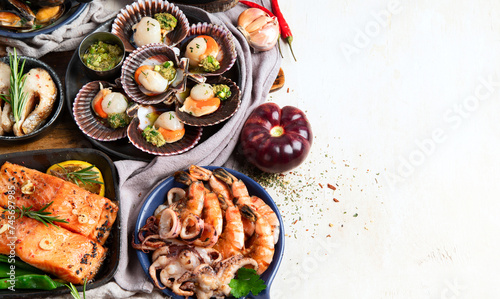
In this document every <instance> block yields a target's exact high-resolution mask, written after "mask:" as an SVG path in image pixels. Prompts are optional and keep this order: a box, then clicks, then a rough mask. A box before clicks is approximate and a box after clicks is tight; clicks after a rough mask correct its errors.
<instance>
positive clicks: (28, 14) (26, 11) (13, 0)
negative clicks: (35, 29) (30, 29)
mask: <svg viewBox="0 0 500 299" xmlns="http://www.w3.org/2000/svg"><path fill="white" fill-rule="evenodd" d="M9 2H10V4H12V5H13V6H14V7H15V8H16V9H17V10H18V11H19V12H20V13H21V15H22V16H23V17H25V18H26V19H27V20H28V21H33V20H34V19H35V14H34V13H33V11H32V10H31V8H30V7H29V6H28V4H26V3H24V2H23V1H21V0H9Z"/></svg>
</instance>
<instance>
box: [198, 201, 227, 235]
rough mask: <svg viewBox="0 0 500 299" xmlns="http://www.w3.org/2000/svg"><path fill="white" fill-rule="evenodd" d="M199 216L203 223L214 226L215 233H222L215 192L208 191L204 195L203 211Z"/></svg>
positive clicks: (219, 210) (220, 214)
mask: <svg viewBox="0 0 500 299" xmlns="http://www.w3.org/2000/svg"><path fill="white" fill-rule="evenodd" d="M201 217H202V218H203V220H204V221H205V223H208V224H211V225H213V226H214V228H215V231H216V232H217V235H219V236H220V235H221V234H222V224H223V221H222V211H221V209H220V204H219V200H218V199H217V195H216V194H215V193H213V192H210V193H207V194H206V195H205V202H204V203H203V212H202V216H201Z"/></svg>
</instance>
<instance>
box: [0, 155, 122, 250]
mask: <svg viewBox="0 0 500 299" xmlns="http://www.w3.org/2000/svg"><path fill="white" fill-rule="evenodd" d="M9 198H11V201H14V205H15V206H16V207H22V206H24V207H29V206H32V207H33V210H35V211H38V210H40V209H41V208H43V207H44V206H45V205H47V204H49V203H50V202H52V204H51V205H50V206H49V207H48V208H47V209H46V210H45V211H47V212H50V213H52V214H53V215H54V216H57V217H59V218H61V219H64V220H66V221H68V223H63V222H56V224H57V225H59V226H62V227H64V228H66V229H68V230H70V231H72V232H75V233H78V234H81V235H83V236H86V237H89V238H90V239H92V240H95V241H97V242H98V243H99V244H101V245H102V244H104V242H106V239H107V238H108V236H109V233H110V231H111V227H112V226H113V223H114V222H115V220H116V215H117V213H118V207H117V205H116V204H115V203H113V202H112V201H111V200H109V199H108V198H105V197H102V196H99V195H97V194H94V193H91V192H89V191H87V190H85V189H82V188H80V187H78V186H77V185H75V184H73V183H71V182H68V181H65V180H63V179H60V178H57V177H54V176H52V175H49V174H45V173H43V172H40V171H37V170H34V169H30V168H26V167H23V166H20V165H16V164H12V163H9V162H5V163H4V164H3V165H2V168H1V169H0V206H2V207H4V208H7V207H8V205H9ZM12 199H13V200H12Z"/></svg>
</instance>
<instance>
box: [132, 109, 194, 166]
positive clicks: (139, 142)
mask: <svg viewBox="0 0 500 299" xmlns="http://www.w3.org/2000/svg"><path fill="white" fill-rule="evenodd" d="M138 125H139V119H138V118H137V117H135V118H134V119H133V120H132V122H131V123H130V125H129V126H128V129H127V135H128V139H129V140H130V142H132V144H133V145H134V146H135V147H137V148H138V149H140V150H141V151H143V152H146V153H149V154H152V155H158V156H173V155H178V154H181V153H184V152H187V151H188V150H190V149H192V148H193V147H194V146H195V145H196V144H198V141H200V138H201V133H202V131H203V130H202V128H200V127H189V126H185V127H184V128H185V129H186V132H185V134H184V137H182V139H181V140H179V141H177V142H174V143H166V144H165V145H163V146H161V147H157V146H154V145H153V144H151V143H148V142H147V141H146V139H145V138H144V137H143V136H142V131H141V130H139V129H138V128H137V126H138Z"/></svg>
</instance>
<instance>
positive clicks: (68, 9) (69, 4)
mask: <svg viewBox="0 0 500 299" xmlns="http://www.w3.org/2000/svg"><path fill="white" fill-rule="evenodd" d="M87 5H89V4H88V3H78V2H77V1H75V0H71V1H66V2H64V14H63V15H62V16H61V17H60V18H59V19H58V20H57V21H56V22H54V23H52V24H50V25H49V26H46V27H43V28H40V29H38V30H33V31H29V32H17V31H13V30H8V29H1V28H0V36H5V37H11V38H32V37H34V36H36V35H39V34H48V33H51V32H52V31H54V30H56V29H58V28H59V27H61V26H63V25H66V24H69V23H71V22H73V21H74V20H75V19H76V18H77V17H78V16H79V15H80V14H81V13H82V12H83V10H84V9H85V8H86V7H87Z"/></svg>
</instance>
